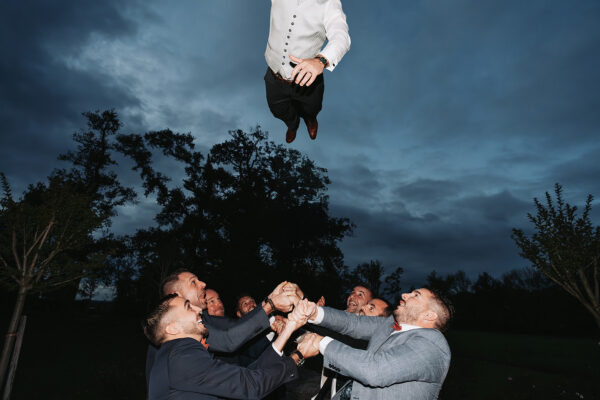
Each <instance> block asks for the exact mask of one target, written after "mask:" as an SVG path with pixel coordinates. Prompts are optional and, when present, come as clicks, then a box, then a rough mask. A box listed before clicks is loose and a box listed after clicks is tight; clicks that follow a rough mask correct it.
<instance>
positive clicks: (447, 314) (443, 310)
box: [426, 288, 455, 332]
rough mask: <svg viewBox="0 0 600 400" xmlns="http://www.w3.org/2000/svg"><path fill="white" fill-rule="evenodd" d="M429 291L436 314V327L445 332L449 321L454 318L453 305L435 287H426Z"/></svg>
mask: <svg viewBox="0 0 600 400" xmlns="http://www.w3.org/2000/svg"><path fill="white" fill-rule="evenodd" d="M426 289H427V290H429V291H430V292H431V294H432V295H433V296H432V301H433V304H434V307H433V308H434V310H433V311H435V313H436V314H437V316H438V319H437V322H436V328H437V329H438V330H440V331H441V332H445V331H447V330H448V328H449V327H450V322H451V321H452V319H453V318H454V312H455V310H454V305H453V304H452V301H450V299H449V298H448V297H447V296H446V295H445V294H444V293H442V292H440V291H439V290H436V289H429V288H426Z"/></svg>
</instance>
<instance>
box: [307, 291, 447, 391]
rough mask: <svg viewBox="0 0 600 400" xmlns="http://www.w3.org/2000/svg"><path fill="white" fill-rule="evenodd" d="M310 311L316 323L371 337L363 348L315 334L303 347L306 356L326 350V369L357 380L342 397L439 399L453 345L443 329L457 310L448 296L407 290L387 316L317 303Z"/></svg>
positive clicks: (310, 320)
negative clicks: (373, 315) (449, 344)
mask: <svg viewBox="0 0 600 400" xmlns="http://www.w3.org/2000/svg"><path fill="white" fill-rule="evenodd" d="M306 312H307V313H310V319H309V322H311V323H315V324H318V325H320V326H323V327H325V328H328V329H331V330H334V331H336V332H339V333H341V334H344V335H348V336H351V337H354V338H356V339H363V340H368V341H369V344H368V346H367V349H366V350H359V349H355V348H352V347H350V346H347V345H345V344H343V343H341V342H339V341H337V340H334V339H332V338H330V337H327V336H326V337H323V336H320V335H317V334H314V333H313V334H310V335H311V337H310V339H307V340H309V342H305V344H304V346H303V348H302V349H301V351H302V354H304V355H305V356H312V355H314V354H317V353H318V352H320V353H321V354H323V360H324V365H325V367H326V368H329V369H331V370H334V371H336V372H338V373H340V374H343V375H345V376H348V377H350V378H351V379H352V380H354V382H352V383H351V385H346V386H345V387H344V388H343V389H342V393H341V397H340V398H348V399H360V400H369V399H379V400H382V399H383V400H387V399H389V400H392V399H400V400H402V399H406V400H408V399H411V400H413V399H437V396H438V394H439V392H440V389H441V388H442V384H443V382H444V379H445V378H446V374H447V372H448V368H449V366H450V348H449V347H448V343H447V342H446V339H445V338H444V335H443V334H442V333H441V331H443V330H445V329H446V327H447V325H448V323H449V321H450V319H451V318H452V314H453V312H454V311H453V307H452V305H451V304H450V303H449V302H448V300H446V299H445V298H444V297H443V296H441V295H439V294H436V293H435V292H433V291H431V290H429V289H426V288H422V289H417V290H414V291H412V292H411V293H404V294H402V300H400V303H399V304H398V307H397V308H396V309H395V310H394V313H393V316H389V317H387V318H372V317H367V316H356V315H352V314H349V313H347V312H344V311H340V310H335V309H332V308H328V307H317V305H316V304H314V303H312V304H310V310H308V311H306ZM307 346H308V347H307ZM309 349H310V351H309ZM346 396H348V397H346Z"/></svg>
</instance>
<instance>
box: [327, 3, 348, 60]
mask: <svg viewBox="0 0 600 400" xmlns="http://www.w3.org/2000/svg"><path fill="white" fill-rule="evenodd" d="M324 18H325V20H324V21H323V23H324V25H325V34H326V35H327V45H326V46H325V48H323V49H322V50H321V55H322V56H323V57H325V58H326V59H327V61H329V66H328V67H327V69H328V70H330V71H333V70H334V69H335V67H336V65H337V64H338V63H339V62H340V61H341V60H342V57H344V55H345V54H346V53H347V52H348V50H350V35H349V34H348V24H347V23H346V14H344V11H343V10H342V3H341V1H340V0H331V1H330V2H329V5H328V8H327V12H326V13H325V17H324Z"/></svg>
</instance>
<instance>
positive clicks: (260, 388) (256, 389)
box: [148, 338, 298, 400]
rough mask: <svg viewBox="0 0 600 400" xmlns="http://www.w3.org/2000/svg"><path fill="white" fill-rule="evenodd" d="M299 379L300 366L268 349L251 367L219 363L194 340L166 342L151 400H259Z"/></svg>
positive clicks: (158, 360) (160, 353)
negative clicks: (218, 399)
mask: <svg viewBox="0 0 600 400" xmlns="http://www.w3.org/2000/svg"><path fill="white" fill-rule="evenodd" d="M297 376H298V369H297V367H296V363H294V361H293V360H292V359H291V358H290V357H286V356H280V355H279V354H277V353H276V352H275V350H274V349H273V347H270V348H268V349H266V350H265V352H264V353H263V354H262V355H261V357H260V358H259V359H258V360H257V361H256V362H255V363H254V364H252V365H251V366H250V367H249V368H243V367H239V366H237V365H231V364H227V363H224V362H222V361H219V360H215V359H214V358H213V356H212V354H210V353H209V352H208V351H207V350H206V348H204V346H202V344H201V343H200V342H198V341H197V340H195V339H192V338H184V339H175V340H171V341H169V342H166V343H164V344H163V345H162V346H160V349H159V350H158V352H157V353H156V359H155V361H154V365H153V367H152V369H151V371H150V386H149V388H148V399H149V400H167V399H169V400H206V399H217V398H220V397H226V398H231V399H259V398H262V397H264V396H266V395H267V394H269V393H270V392H271V391H273V390H274V389H275V388H277V387H278V386H280V385H282V384H284V383H286V382H289V381H291V380H293V379H295V378H296V377H297Z"/></svg>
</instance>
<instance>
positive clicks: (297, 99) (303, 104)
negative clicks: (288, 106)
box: [292, 74, 325, 119]
mask: <svg viewBox="0 0 600 400" xmlns="http://www.w3.org/2000/svg"><path fill="white" fill-rule="evenodd" d="M293 89H294V95H293V96H292V98H293V101H294V106H295V108H296V110H297V111H298V114H300V116H301V117H302V118H304V119H315V118H316V117H317V114H319V111H321V107H322V105H323V93H324V91H325V82H324V81H323V74H321V75H319V77H318V78H317V79H315V81H314V82H313V83H312V85H310V86H298V85H294V87H293Z"/></svg>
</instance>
